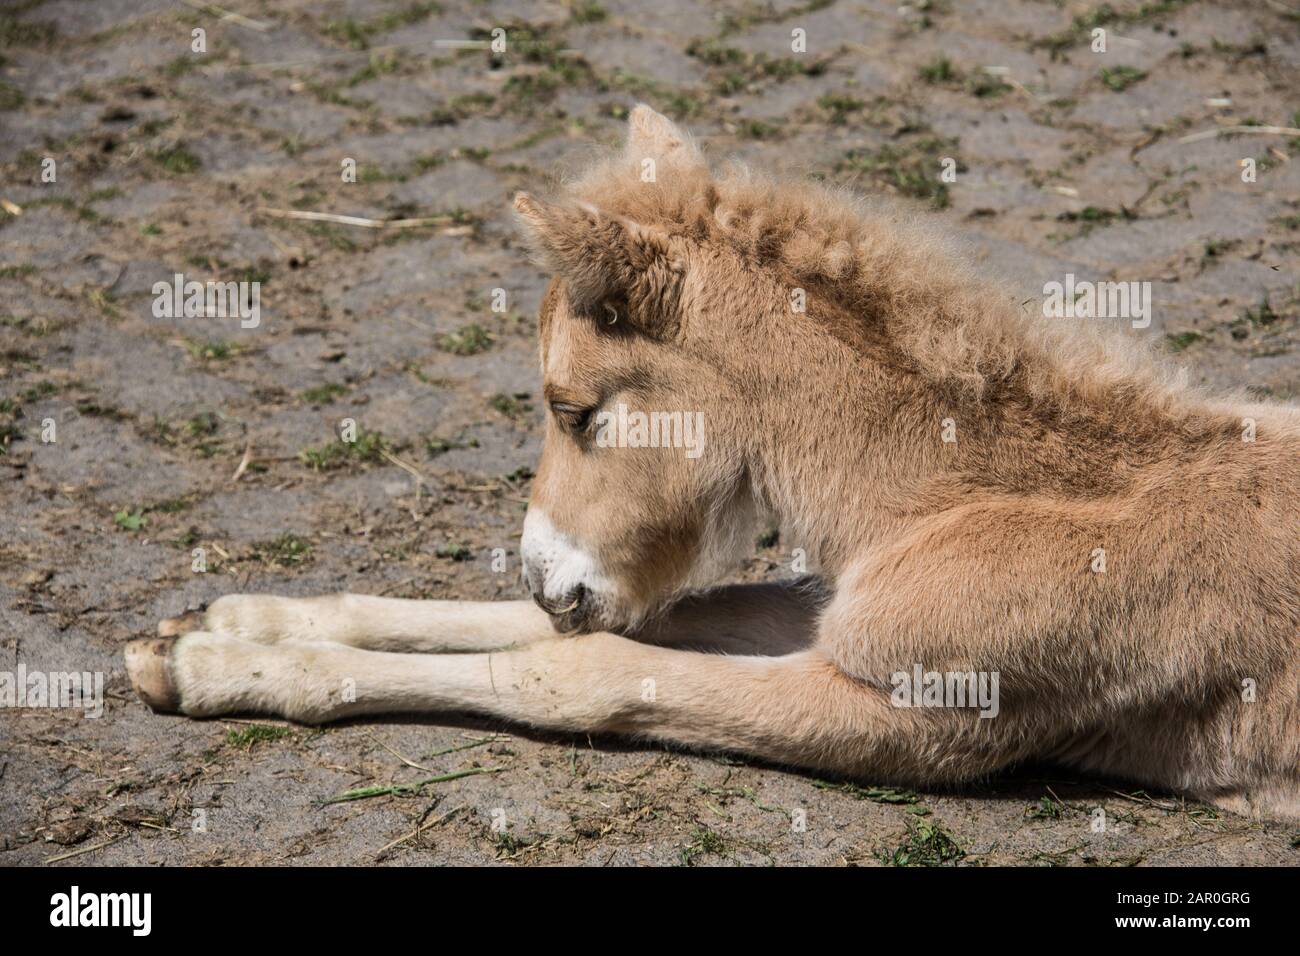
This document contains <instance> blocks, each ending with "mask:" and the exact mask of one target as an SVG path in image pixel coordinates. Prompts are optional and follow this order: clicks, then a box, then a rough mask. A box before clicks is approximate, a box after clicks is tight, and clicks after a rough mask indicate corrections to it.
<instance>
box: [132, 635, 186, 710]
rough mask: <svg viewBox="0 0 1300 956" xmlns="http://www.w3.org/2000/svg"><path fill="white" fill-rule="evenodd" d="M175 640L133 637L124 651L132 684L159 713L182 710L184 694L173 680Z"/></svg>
mask: <svg viewBox="0 0 1300 956" xmlns="http://www.w3.org/2000/svg"><path fill="white" fill-rule="evenodd" d="M175 644H176V641H175V640H173V639H170V638H149V639H147V640H142V641H131V642H130V643H128V644H127V645H126V648H125V649H124V650H123V652H122V653H123V656H124V657H125V658H126V673H127V676H128V677H130V678H131V686H132V687H133V688H135V692H136V694H138V695H139V697H140V699H141V700H142V701H144V702H145V703H146V704H148V705H149V708H150V709H151V710H153V711H154V712H156V713H161V714H174V713H176V712H177V711H179V710H180V706H181V698H180V694H179V693H177V691H176V682H175V681H174V680H172V647H173V646H175Z"/></svg>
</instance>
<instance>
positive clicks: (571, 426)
mask: <svg viewBox="0 0 1300 956" xmlns="http://www.w3.org/2000/svg"><path fill="white" fill-rule="evenodd" d="M593 411H595V409H594V408H583V407H582V406H581V405H573V404H570V403H569V402H551V413H552V414H553V415H554V416H555V417H556V418H557V419H558V420H559V422H560V424H561V425H563V426H564V427H565V428H566V429H568V430H569V431H571V432H575V433H577V432H584V431H586V430H587V425H588V424H589V423H590V421H591V413H592V412H593Z"/></svg>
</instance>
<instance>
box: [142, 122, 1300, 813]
mask: <svg viewBox="0 0 1300 956" xmlns="http://www.w3.org/2000/svg"><path fill="white" fill-rule="evenodd" d="M647 156H648V157H651V158H653V159H654V160H655V161H656V162H657V166H658V181H657V182H655V183H650V184H645V183H638V182H637V181H636V180H634V179H627V178H622V177H623V175H624V171H623V170H622V167H620V166H619V165H618V164H611V165H610V166H609V167H608V168H603V169H601V170H598V171H597V172H596V173H594V174H592V176H590V177H589V178H588V179H587V180H586V181H584V183H582V184H579V186H578V187H576V188H575V192H576V194H577V196H578V197H579V199H581V200H582V201H583V202H584V203H594V204H595V205H596V206H599V207H600V208H599V209H595V208H593V207H592V206H590V205H585V204H584V205H578V206H576V207H575V206H550V205H546V204H542V203H539V202H537V201H536V200H532V199H529V198H527V197H521V198H520V199H519V200H518V201H517V207H518V209H519V211H520V215H521V218H522V219H523V220H524V222H525V225H526V226H527V227H528V229H529V230H530V233H531V234H532V236H533V240H534V242H535V244H536V245H537V247H538V249H539V251H540V253H541V255H542V256H543V257H544V258H545V260H546V261H547V262H548V264H550V265H551V266H552V268H553V269H554V271H555V272H556V274H557V281H556V282H555V283H553V284H552V288H551V290H550V291H549V292H548V294H547V297H546V301H545V303H544V304H543V309H542V316H541V335H542V345H543V372H544V376H545V379H546V395H547V399H548V401H549V403H550V405H551V410H552V414H551V416H550V417H549V419H548V432H547V444H546V451H545V453H544V455H543V460H542V463H541V465H540V466H539V469H538V475H537V479H536V481H535V482H534V497H533V501H532V503H531V505H530V510H529V516H528V519H527V521H526V523H525V533H524V548H523V550H524V559H525V565H526V572H527V576H528V580H529V583H530V586H531V588H532V590H533V592H534V596H535V600H536V602H537V603H536V604H534V603H530V602H492V603H475V602H443V601H430V602H416V601H404V600H395V599H385V598H373V597H363V596H356V595H339V596H332V597H322V598H310V599H290V598H276V597H268V596H254V595H232V596H227V597H223V598H221V599H219V600H217V601H216V602H214V603H213V604H212V605H211V606H210V607H209V608H208V609H207V610H206V612H205V613H198V614H194V615H189V616H187V617H185V618H181V619H177V620H171V621H165V622H163V624H162V626H161V628H160V633H161V634H162V635H163V637H164V640H162V641H149V642H136V643H134V644H132V645H130V646H129V647H128V651H127V664H128V669H129V671H130V672H131V675H132V679H133V681H134V682H135V685H136V687H137V689H138V690H139V691H140V692H141V695H142V696H143V697H145V699H146V700H147V701H148V702H150V703H151V704H153V705H154V706H156V707H158V708H159V709H166V710H179V711H181V712H182V713H185V714H189V715H191V716H212V715H216V714H223V713H230V712H236V711H254V712H267V713H276V714H281V715H283V716H285V717H288V718H291V719H294V720H300V721H305V722H320V721H327V720H334V719H338V718H342V717H347V716H351V715H357V714H374V713H385V712H397V711H440V710H471V711H476V712H479V713H483V714H488V715H492V716H496V717H501V718H507V719H510V720H515V721H520V722H523V723H526V724H531V725H534V726H538V727H547V728H553V729H558V730H571V731H602V732H613V733H622V734H636V735H643V736H647V737H652V738H655V739H660V740H665V741H671V742H675V743H679V744H684V745H687V746H695V747H706V748H718V749H727V750H734V751H739V752H743V753H747V754H751V755H754V756H758V757H761V758H766V759H769V760H773V761H777V762H780V763H787V764H792V765H797V766H802V767H809V768H815V769H819V770H823V771H833V772H838V773H842V774H847V775H851V776H859V777H865V778H869V779H872V780H876V781H896V782H905V783H912V784H917V783H940V782H958V781H962V780H968V779H972V778H975V777H979V776H983V775H987V774H990V773H993V772H995V771H997V770H999V769H1001V768H1004V767H1006V766H1008V765H1010V764H1013V763H1015V762H1017V761H1021V760H1025V759H1030V758H1048V759H1057V760H1060V761H1062V762H1065V763H1067V764H1070V765H1073V766H1076V767H1080V768H1085V769H1090V770H1096V771H1100V772H1104V773H1110V774H1116V775H1120V776H1123V777H1127V778H1130V779H1133V780H1135V781H1139V782H1142V783H1144V784H1147V785H1150V786H1157V787H1165V788H1172V789H1177V790H1181V791H1184V792H1188V793H1191V794H1194V795H1197V796H1201V797H1204V798H1207V799H1213V800H1217V801H1219V802H1220V803H1224V804H1225V805H1228V806H1231V807H1233V808H1236V809H1253V810H1256V811H1259V812H1265V813H1269V814H1276V815H1291V816H1294V815H1300V701H1298V699H1297V692H1298V690H1300V648H1298V645H1297V634H1298V633H1300V585H1298V584H1297V568H1300V534H1298V531H1297V529H1298V528H1300V504H1298V503H1300V469H1298V468H1297V463H1300V410H1297V409H1295V408H1290V407H1286V406H1280V405H1247V404H1244V403H1241V404H1233V403H1228V402H1212V401H1210V400H1208V399H1204V398H1202V397H1199V396H1197V395H1195V394H1194V393H1192V392H1190V391H1188V390H1186V389H1183V388H1182V387H1180V386H1178V385H1177V384H1171V383H1169V382H1166V381H1164V380H1162V379H1161V378H1160V377H1159V375H1158V374H1157V372H1156V371H1155V370H1154V368H1153V366H1151V365H1150V364H1149V363H1148V362H1147V360H1146V359H1144V358H1142V357H1140V356H1138V357H1134V356H1126V355H1125V354H1123V352H1122V349H1117V348H1116V346H1115V345H1113V344H1108V343H1107V342H1105V341H1103V340H1101V339H1094V338H1091V337H1089V336H1087V335H1086V334H1084V333H1077V334H1074V333H1072V334H1071V335H1066V336H1064V337H1062V336H1060V335H1058V334H1057V333H1050V334H1049V333H1047V332H1043V331H1041V330H1039V329H1038V328H1037V327H1036V325H1035V324H1034V323H1033V322H1030V321H1029V320H1026V319H1025V318H1024V317H1023V316H1021V315H1019V314H1018V313H1017V312H1016V311H1015V309H1014V306H1012V307H1010V309H1008V307H1007V305H1006V304H1005V302H1004V301H1003V300H1002V298H1000V297H999V294H998V293H996V292H995V291H991V290H988V289H986V288H984V287H982V286H975V287H972V285H971V284H970V283H969V280H968V278H967V277H966V276H964V275H962V274H955V273H951V272H947V271H944V272H940V271H937V269H938V267H939V266H941V265H942V266H946V265H947V263H946V262H945V261H944V260H942V259H941V258H940V257H939V255H938V254H937V253H935V252H934V251H933V250H931V249H930V248H929V247H928V246H918V245H917V244H916V242H917V237H916V236H915V235H914V234H910V233H907V232H906V231H903V232H902V233H901V236H902V238H901V239H900V238H898V234H896V233H895V232H894V226H893V225H891V224H889V223H883V224H881V223H876V222H864V221H863V220H862V218H861V215H860V214H858V213H856V212H854V213H852V214H849V213H844V212H835V211H833V210H832V206H833V204H834V203H835V202H839V200H837V199H836V198H835V197H829V196H826V195H825V194H821V193H815V194H814V193H808V192H807V191H802V192H800V191H798V190H793V189H790V190H786V191H783V190H782V188H780V187H765V186H763V185H761V184H755V183H754V182H753V181H750V180H748V179H745V178H744V177H743V176H742V177H738V178H734V179H732V180H726V181H720V180H717V181H715V180H714V179H712V178H711V174H710V173H709V172H708V171H707V169H705V168H704V165H703V162H702V160H701V159H700V157H699V154H698V153H697V152H696V151H695V150H694V148H693V147H692V146H691V145H690V143H689V142H688V141H687V140H686V139H685V137H684V136H683V135H682V134H681V133H680V132H679V131H677V130H676V129H675V128H673V127H672V126H671V124H669V123H668V122H667V121H666V120H664V119H663V118H662V117H659V116H657V114H654V113H652V112H650V111H648V110H646V109H644V108H638V109H637V110H636V111H634V113H633V117H632V134H631V138H630V142H629V147H628V154H627V157H626V160H625V161H628V162H631V163H632V164H633V165H634V166H635V167H636V168H640V166H639V163H638V160H640V159H642V158H643V157H647ZM819 216H820V217H821V221H820V222H817V223H816V228H814V227H813V224H814V221H815V220H817V218H818V217H819ZM774 249H775V250H776V251H775V252H774V251H773V250H774ZM794 288H798V289H799V290H801V291H802V292H803V293H804V297H805V300H806V303H807V307H806V312H797V313H795V314H791V311H790V308H789V302H790V296H789V292H790V290H791V289H794ZM606 315H608V316H611V317H612V319H613V323H612V325H611V324H609V323H610V320H609V319H607V318H605V316H606ZM616 397H617V398H618V399H619V400H622V399H624V398H627V400H635V401H636V402H638V403H639V404H640V405H641V407H644V408H660V409H665V408H666V409H700V410H702V411H703V412H704V414H705V420H706V421H707V423H708V437H709V449H708V450H707V452H706V454H705V455H704V456H703V457H702V458H701V459H700V461H698V462H688V461H685V460H683V459H681V458H680V457H676V458H674V457H672V452H671V450H664V449H597V448H595V447H593V445H592V443H591V441H590V435H589V433H588V431H587V427H588V426H587V425H586V424H584V423H585V421H586V419H585V418H584V417H583V413H584V411H590V410H591V409H593V408H599V407H603V406H605V405H607V404H608V403H610V402H612V401H615V400H616ZM610 489H617V493H616V494H611V491H610ZM602 504H603V505H605V507H602V506H601V505H602ZM768 515H774V516H775V517H777V518H778V519H779V521H780V523H781V527H782V535H783V541H786V542H789V544H790V546H791V547H792V548H795V547H797V548H802V549H804V550H805V551H806V552H807V553H808V554H809V555H810V556H811V557H812V558H813V559H815V560H816V562H817V570H818V572H819V578H818V582H819V583H817V584H813V583H809V582H799V583H792V584H788V585H780V584H764V585H749V586H735V587H725V588H720V589H714V590H705V591H700V590H699V589H700V588H703V587H707V586H708V585H710V584H711V583H712V582H714V581H716V580H717V577H718V576H719V574H720V573H721V572H722V571H723V570H724V569H725V567H726V565H727V562H728V561H729V560H730V559H733V558H734V557H735V556H736V555H737V554H738V553H740V552H742V551H743V549H744V546H746V545H748V544H749V543H751V542H752V540H753V532H754V530H755V529H756V528H757V527H759V526H760V522H761V521H762V520H764V518H765V517H766V516H768ZM683 595H686V596H684V597H683ZM544 609H545V610H544ZM557 627H558V628H561V629H562V630H564V631H568V632H573V631H585V632H587V633H582V634H578V635H576V636H575V635H573V634H571V633H570V634H565V633H557ZM413 652H417V653H413ZM421 655H429V656H421ZM917 667H919V668H920V669H922V670H924V671H927V672H940V673H968V672H974V673H977V674H992V673H996V674H997V675H998V687H999V691H1000V700H999V701H998V712H997V715H996V716H995V717H989V718H985V717H981V716H979V712H978V711H977V710H976V709H973V708H969V707H951V706H949V707H941V708H940V707H902V706H897V703H898V701H897V700H894V699H891V697H892V692H893V690H894V685H895V682H894V675H896V674H898V673H904V674H908V675H911V674H912V673H913V672H914V670H915V669H916V668H917Z"/></svg>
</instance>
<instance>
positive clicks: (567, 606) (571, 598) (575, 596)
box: [532, 584, 587, 617]
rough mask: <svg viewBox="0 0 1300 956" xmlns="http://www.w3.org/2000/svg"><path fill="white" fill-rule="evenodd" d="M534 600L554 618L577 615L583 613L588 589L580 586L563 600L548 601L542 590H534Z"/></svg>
mask: <svg viewBox="0 0 1300 956" xmlns="http://www.w3.org/2000/svg"><path fill="white" fill-rule="evenodd" d="M532 593H533V600H534V601H535V602H536V603H537V606H538V607H540V608H541V609H542V610H543V611H545V612H546V613H547V614H550V615H551V616H552V617H561V616H563V615H566V614H574V615H577V614H579V613H581V610H582V604H583V602H584V601H585V600H586V599H587V589H586V588H585V587H583V586H582V585H581V584H579V585H578V586H577V587H575V588H574V589H573V590H572V591H570V592H569V593H568V594H566V595H564V597H563V599H562V600H559V601H548V600H547V599H546V595H545V594H544V593H543V592H542V590H541V589H540V588H538V589H536V590H534V591H533V592H532Z"/></svg>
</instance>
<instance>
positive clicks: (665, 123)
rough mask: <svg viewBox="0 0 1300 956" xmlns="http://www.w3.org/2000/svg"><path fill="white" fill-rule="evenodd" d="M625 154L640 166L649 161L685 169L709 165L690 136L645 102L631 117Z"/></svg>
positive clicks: (628, 121)
mask: <svg viewBox="0 0 1300 956" xmlns="http://www.w3.org/2000/svg"><path fill="white" fill-rule="evenodd" d="M625 155H626V157H627V158H628V159H629V160H632V161H633V162H635V163H637V165H640V164H642V163H643V162H644V161H645V160H647V159H650V160H654V162H655V163H656V165H666V166H676V167H678V168H681V169H703V168H704V165H705V163H704V156H703V154H701V153H700V150H699V148H698V147H697V146H696V145H695V143H694V141H693V140H692V139H691V137H690V134H689V133H684V132H682V130H680V129H678V128H677V125H676V124H675V123H673V121H672V120H670V119H669V118H668V117H666V116H664V115H663V114H662V113H656V112H655V111H654V110H652V109H651V108H650V107H648V106H646V105H645V104H644V103H638V104H637V105H636V106H634V107H633V108H632V112H631V113H630V114H629V115H628V118H627V147H626V149H625Z"/></svg>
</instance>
